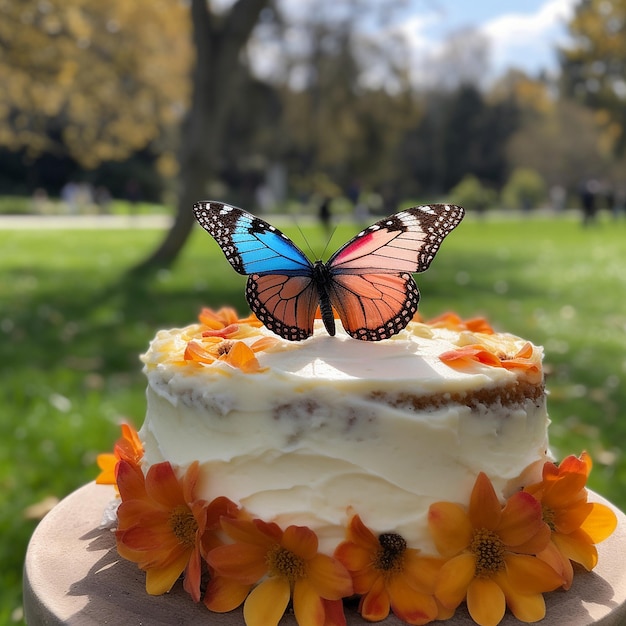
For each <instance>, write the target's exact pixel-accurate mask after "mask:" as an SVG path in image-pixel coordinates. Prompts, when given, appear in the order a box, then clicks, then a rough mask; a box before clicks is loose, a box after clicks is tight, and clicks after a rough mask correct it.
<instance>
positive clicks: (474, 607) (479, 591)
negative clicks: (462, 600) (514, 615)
mask: <svg viewBox="0 0 626 626" xmlns="http://www.w3.org/2000/svg"><path fill="white" fill-rule="evenodd" d="M467 610H468V611H469V614H470V615H471V616H472V619H473V620H474V621H475V622H476V623H477V624H480V626H496V625H497V624H499V623H500V621H501V620H502V618H503V617H504V612H505V611H506V601H505V598H504V592H503V591H502V589H500V587H499V586H498V584H497V583H495V582H494V581H493V580H492V579H491V578H474V580H472V582H471V583H470V585H469V587H468V589H467Z"/></svg>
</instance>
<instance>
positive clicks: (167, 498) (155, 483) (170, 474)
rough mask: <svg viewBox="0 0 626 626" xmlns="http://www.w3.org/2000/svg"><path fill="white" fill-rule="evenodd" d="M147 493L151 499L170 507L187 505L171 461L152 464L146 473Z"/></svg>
mask: <svg viewBox="0 0 626 626" xmlns="http://www.w3.org/2000/svg"><path fill="white" fill-rule="evenodd" d="M146 494H147V496H148V497H149V498H150V499H151V500H154V502H158V503H159V504H161V505H162V506H165V507H167V508H168V509H173V508H174V507H176V506H180V505H184V506H186V505H187V503H186V502H185V499H184V498H183V490H182V487H181V485H180V482H179V481H178V478H177V477H176V474H175V473H174V470H173V469H172V466H171V465H170V463H169V461H163V462H162V463H155V464H154V465H151V466H150V469H149V470H148V473H147V474H146Z"/></svg>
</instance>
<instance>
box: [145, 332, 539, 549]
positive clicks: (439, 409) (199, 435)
mask: <svg viewBox="0 0 626 626" xmlns="http://www.w3.org/2000/svg"><path fill="white" fill-rule="evenodd" d="M206 331H207V329H206V327H205V326H203V325H201V324H193V325H191V326H187V327H186V328H182V329H174V330H170V331H160V332H159V333H158V334H157V336H156V338H155V339H154V341H153V342H152V344H151V346H150V349H149V351H148V352H147V354H146V355H144V356H143V357H142V358H143V361H144V363H145V366H146V367H145V371H146V374H147V377H148V391H147V396H148V409H147V415H146V419H145V422H144V425H143V427H142V429H141V431H140V436H141V438H142V440H143V442H144V449H145V457H144V463H145V464H146V466H149V465H151V464H153V463H158V462H160V461H164V460H167V461H169V462H170V463H172V464H173V465H177V466H180V467H181V468H186V467H187V466H188V465H189V464H190V463H191V462H193V461H195V460H198V461H199V462H200V463H201V467H202V482H201V494H202V497H203V498H205V499H207V500H211V499H213V498H215V497H218V496H227V497H229V498H230V499H232V500H234V501H235V502H238V503H239V504H241V505H242V506H243V507H245V508H246V510H247V511H248V512H250V513H251V514H252V515H253V516H255V517H259V518H261V519H263V520H265V521H268V522H269V521H275V522H277V523H278V524H279V525H280V526H281V527H283V528H285V527H286V526H288V525H290V524H298V525H305V526H308V527H309V528H311V529H312V530H314V531H315V532H316V533H317V534H318V537H319V539H320V546H321V548H322V549H325V550H327V551H328V552H332V550H333V549H334V548H335V546H336V545H337V544H338V543H339V542H340V541H341V540H342V539H343V538H344V534H345V526H346V523H347V521H348V519H349V517H350V516H351V514H353V513H358V514H359V515H360V516H361V518H362V519H363V520H364V521H365V522H366V524H367V525H368V527H369V528H371V529H372V530H373V531H378V532H389V531H394V532H397V533H399V534H401V535H402V536H403V537H404V538H405V539H406V541H407V543H408V544H409V545H412V546H415V547H421V548H422V549H424V550H428V551H432V546H431V545H430V539H429V538H428V537H429V536H428V533H427V530H426V513H427V510H428V507H429V505H430V504H431V503H433V502H435V501H440V500H446V501H453V502H454V501H456V502H459V503H462V504H466V503H467V499H468V495H469V493H470V491H471V489H472V486H473V484H474V481H475V479H476V476H477V475H478V473H479V472H481V471H482V472H485V473H486V474H487V475H488V477H489V478H490V479H491V481H492V482H493V485H494V487H495V488H496V490H497V491H498V493H500V494H501V495H503V496H504V495H510V494H511V493H512V491H514V490H515V489H516V488H517V487H518V486H519V479H520V476H521V474H522V473H523V472H525V478H526V479H530V480H531V481H534V480H538V479H539V476H540V471H541V465H542V464H543V462H544V461H545V460H546V459H547V458H548V456H547V454H548V453H547V426H548V417H547V413H546V407H545V395H544V390H543V381H542V377H541V359H542V352H541V349H540V348H537V347H532V351H531V352H530V354H529V355H528V356H527V357H526V360H527V361H528V363H530V364H532V366H533V368H534V373H533V374H532V375H530V374H529V370H527V369H524V368H507V367H495V366H493V365H490V364H486V363H484V362H480V361H479V360H471V359H470V360H467V362H465V361H464V362H463V364H462V367H451V365H450V364H449V362H447V361H445V360H442V359H441V358H440V357H441V355H442V354H445V353H449V352H450V351H453V350H459V349H461V348H463V347H465V346H474V345H481V346H483V347H485V349H486V350H488V351H489V353H492V354H493V355H497V356H498V357H499V358H501V359H510V358H513V357H514V355H516V354H518V353H519V351H520V350H521V349H522V348H523V347H524V346H527V345H528V344H527V343H526V342H525V341H524V340H522V339H520V338H518V337H514V336H512V335H509V334H498V333H494V334H488V333H478V332H471V331H468V330H460V331H459V330H456V329H451V328H439V327H435V326H432V325H428V324H423V323H420V322H411V323H410V324H409V326H408V327H407V328H406V329H405V330H404V331H402V332H400V333H399V334H398V335H396V336H394V337H393V338H391V339H389V340H388V341H385V342H380V343H368V342H360V341H355V340H353V339H351V338H350V337H348V336H347V335H346V334H345V333H343V332H342V331H341V329H338V333H337V336H336V337H329V336H327V335H326V334H325V333H324V331H323V330H320V328H316V334H315V335H314V336H313V337H312V338H310V339H308V340H306V341H303V342H298V343H290V342H287V341H283V340H281V339H276V340H275V341H272V340H271V338H273V337H275V336H274V335H273V334H272V333H270V332H269V331H267V330H266V329H264V328H258V327H256V326H254V325H252V326H247V325H239V326H238V327H237V328H236V329H233V330H232V332H231V333H230V336H228V337H227V336H226V335H227V334H228V333H221V335H220V333H217V335H216V333H214V332H209V333H208V336H207V333H206ZM203 333H204V335H205V336H203ZM222 335H223V336H222ZM263 338H266V339H268V341H267V342H266V344H270V343H271V344H272V345H269V347H268V346H267V345H266V344H264V345H263V348H264V349H262V350H260V351H258V352H256V354H255V356H256V359H258V366H259V367H258V368H256V369H253V370H247V369H246V368H243V369H241V368H238V367H233V365H232V364H230V363H229V362H228V361H227V360H223V359H222V358H220V356H222V357H223V356H224V354H226V353H227V352H228V350H230V348H231V347H232V345H233V342H239V341H242V342H243V343H245V344H246V345H248V346H252V347H253V348H254V346H255V344H256V345H257V346H258V345H259V344H258V340H259V339H263ZM190 342H192V343H193V344H195V345H200V346H202V345H205V346H207V347H208V348H210V349H211V350H212V351H213V352H212V353H213V354H215V355H216V358H215V360H207V362H204V363H203V362H194V361H190V360H189V359H188V358H187V357H186V354H187V350H188V345H189V343H190ZM203 342H204V343H203ZM537 372H539V376H538V375H537ZM533 464H537V471H536V473H534V474H533V472H532V469H531V470H530V474H529V470H528V468H529V467H533Z"/></svg>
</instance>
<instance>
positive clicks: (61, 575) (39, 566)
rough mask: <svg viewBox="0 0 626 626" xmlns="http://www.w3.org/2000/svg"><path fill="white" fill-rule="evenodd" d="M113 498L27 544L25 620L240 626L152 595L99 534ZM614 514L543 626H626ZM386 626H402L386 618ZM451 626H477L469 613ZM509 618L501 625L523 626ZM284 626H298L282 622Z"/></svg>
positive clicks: (56, 514) (621, 531)
mask: <svg viewBox="0 0 626 626" xmlns="http://www.w3.org/2000/svg"><path fill="white" fill-rule="evenodd" d="M113 498H114V490H113V488H112V487H110V486H105V485H96V484H95V483H89V484H87V485H85V486H84V487H82V488H80V489H78V490H77V491H75V492H74V493H72V494H71V495H69V496H68V497H67V498H65V499H64V500H63V501H62V502H60V503H59V504H58V505H57V506H56V507H55V508H54V509H53V510H52V511H51V512H50V513H48V515H46V517H45V518H44V519H43V520H42V521H41V523H40V524H39V526H38V527H37V529H36V530H35V532H34V533H33V536H32V538H31V541H30V545H29V547H28V552H27V554H26V561H25V566H24V614H25V618H26V621H27V623H28V624H29V626H39V625H42V624H45V625H50V626H57V625H60V624H64V625H65V624H70V625H77V626H91V625H93V626H96V625H97V626H100V625H102V624H125V625H129V626H132V625H137V626H138V625H140V624H142V625H148V626H172V625H174V624H182V625H185V626H187V625H194V624H210V625H211V626H243V624H244V622H243V616H242V612H241V609H239V610H236V611H233V612H232V613H226V614H218V613H211V612H209V611H208V610H207V609H206V608H205V607H204V605H203V604H202V603H200V604H194V603H193V602H192V601H191V599H190V597H189V596H188V595H187V594H186V593H185V592H184V591H183V589H182V585H181V584H179V583H177V584H176V585H175V586H174V589H173V590H172V591H171V592H170V593H168V594H166V595H163V596H148V595H147V594H146V591H145V586H144V585H145V574H144V573H143V572H141V571H140V570H139V569H138V568H137V566H136V565H135V564H134V563H131V562H129V561H125V560H123V559H121V558H120V557H119V556H118V554H117V551H116V549H115V539H114V536H113V533H112V532H111V531H110V530H102V529H99V528H98V525H99V523H100V520H101V518H102V513H103V510H104V509H105V507H106V506H107V504H108V503H109V502H110V501H111V500H112V499H113ZM592 499H593V500H594V501H599V502H603V503H604V504H607V505H609V506H611V508H613V509H614V510H615V513H616V514H617V517H618V526H617V530H616V532H615V533H614V534H613V535H612V536H611V537H610V538H609V539H607V540H606V541H604V542H603V543H601V544H599V546H598V550H599V553H600V559H599V564H598V566H597V568H596V569H595V570H594V571H593V572H584V571H577V572H576V575H575V576H574V584H573V585H572V588H571V589H570V590H569V591H567V592H562V591H555V592H552V593H548V594H545V598H546V605H547V614H546V618H545V619H544V620H543V621H542V622H541V626H563V625H564V624H567V626H589V625H591V624H600V625H602V626H619V625H620V624H621V625H624V624H626V516H625V515H624V514H623V513H622V512H620V511H619V510H617V509H616V508H615V507H613V506H612V505H610V504H609V503H608V502H607V501H606V500H604V499H602V498H601V497H600V496H597V495H595V494H592ZM346 617H347V622H348V624H349V625H350V626H357V625H359V626H363V624H365V623H366V622H365V621H364V620H362V619H361V618H360V617H359V616H358V615H357V614H356V612H355V611H354V610H352V609H348V610H347V611H346ZM378 623H379V624H381V625H384V626H401V625H402V624H403V623H402V622H400V620H398V619H396V618H394V617H389V618H387V619H386V620H384V621H383V622H378ZM435 623H437V624H442V626H443V625H444V624H445V625H446V626H475V625H474V622H473V621H472V620H471V619H470V618H469V616H468V614H467V611H466V610H465V607H464V606H462V607H460V608H459V609H458V610H457V612H456V615H455V617H454V618H453V619H451V620H448V621H446V622H435ZM521 624H522V623H521V622H519V621H518V620H516V619H515V618H514V617H513V616H512V615H511V614H510V613H508V612H507V614H506V616H505V617H504V619H503V620H502V622H500V626H521ZM280 626H296V621H295V618H294V617H293V615H285V617H283V619H282V620H281V622H280Z"/></svg>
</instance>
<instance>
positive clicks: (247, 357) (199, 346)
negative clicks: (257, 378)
mask: <svg viewBox="0 0 626 626" xmlns="http://www.w3.org/2000/svg"><path fill="white" fill-rule="evenodd" d="M277 341H278V339H276V338H274V337H262V338H261V339H257V340H256V341H255V342H253V343H252V344H250V345H248V344H247V343H245V342H243V341H231V340H224V339H222V338H221V337H213V336H211V337H205V338H203V340H202V341H189V342H188V343H187V347H186V348H185V353H184V356H183V358H184V360H185V361H186V362H196V363H204V364H205V365H210V364H211V363H215V361H223V362H225V363H228V365H230V366H231V367H236V368H238V369H240V370H241V371H242V372H245V373H247V374H252V373H255V372H261V371H263V368H262V367H261V365H260V364H259V361H258V359H257V358H256V356H255V353H256V352H261V351H263V350H267V349H268V348H271V347H272V346H273V345H275V344H276V343H277Z"/></svg>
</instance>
